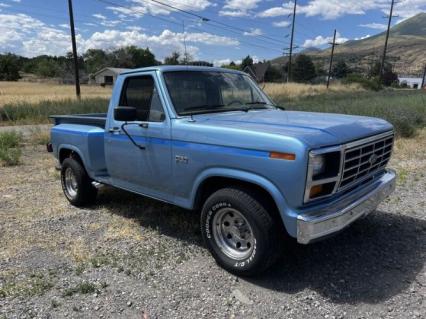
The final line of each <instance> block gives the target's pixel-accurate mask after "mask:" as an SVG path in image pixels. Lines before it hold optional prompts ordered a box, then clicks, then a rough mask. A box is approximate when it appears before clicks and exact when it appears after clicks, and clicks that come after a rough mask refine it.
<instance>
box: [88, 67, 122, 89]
mask: <svg viewBox="0 0 426 319" xmlns="http://www.w3.org/2000/svg"><path fill="white" fill-rule="evenodd" d="M129 70H130V69H119V68H109V67H107V68H103V69H102V70H99V71H98V72H96V73H93V74H92V75H91V77H90V78H91V81H90V84H98V85H114V83H115V80H117V77H118V75H119V74H120V73H123V72H125V71H129Z"/></svg>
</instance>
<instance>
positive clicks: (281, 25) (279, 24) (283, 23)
mask: <svg viewBox="0 0 426 319" xmlns="http://www.w3.org/2000/svg"><path fill="white" fill-rule="evenodd" d="M272 24H273V25H274V26H275V27H278V28H287V27H288V26H289V25H290V24H291V23H290V22H289V21H285V20H284V21H278V22H274V23H272Z"/></svg>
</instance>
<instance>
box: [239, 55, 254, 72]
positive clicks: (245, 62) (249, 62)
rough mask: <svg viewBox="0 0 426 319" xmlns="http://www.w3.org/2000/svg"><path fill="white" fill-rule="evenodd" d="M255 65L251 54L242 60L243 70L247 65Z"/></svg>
mask: <svg viewBox="0 0 426 319" xmlns="http://www.w3.org/2000/svg"><path fill="white" fill-rule="evenodd" d="M252 65H253V59H252V57H251V56H250V55H248V56H246V57H245V58H244V59H243V61H241V70H243V71H244V70H245V68H246V67H250V66H252Z"/></svg>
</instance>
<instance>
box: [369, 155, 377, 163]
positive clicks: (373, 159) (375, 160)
mask: <svg viewBox="0 0 426 319" xmlns="http://www.w3.org/2000/svg"><path fill="white" fill-rule="evenodd" d="M378 159H379V157H378V156H377V155H376V154H373V155H371V157H370V159H369V160H368V162H369V163H370V164H371V165H374V164H375V163H376V162H377V160H378Z"/></svg>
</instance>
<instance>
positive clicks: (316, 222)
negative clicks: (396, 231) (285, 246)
mask: <svg viewBox="0 0 426 319" xmlns="http://www.w3.org/2000/svg"><path fill="white" fill-rule="evenodd" d="M395 185H396V173H395V171H393V170H388V171H387V172H386V174H385V175H383V176H382V177H381V178H380V179H379V180H378V181H375V182H374V186H373V189H372V190H370V191H369V192H368V193H367V194H364V195H362V196H361V197H359V198H356V199H352V200H350V201H349V202H348V201H344V202H343V203H340V202H339V203H337V204H334V205H333V206H331V207H327V208H325V209H322V210H319V211H314V212H309V213H306V214H300V215H298V217H297V241H298V242H299V243H300V244H309V243H310V242H312V241H314V240H317V239H320V238H322V237H326V236H328V235H331V234H333V233H336V232H338V231H340V230H342V229H343V228H345V227H347V226H349V225H350V224H352V223H353V222H354V221H356V220H357V219H358V218H360V217H363V216H366V215H368V214H369V213H371V212H372V211H374V210H375V209H376V208H377V206H378V205H379V204H380V202H381V201H383V200H384V199H385V198H386V197H388V196H389V195H390V194H391V193H392V192H393V191H394V190H395ZM370 187H371V186H370Z"/></svg>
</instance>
